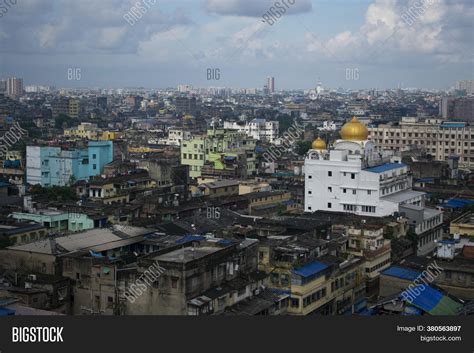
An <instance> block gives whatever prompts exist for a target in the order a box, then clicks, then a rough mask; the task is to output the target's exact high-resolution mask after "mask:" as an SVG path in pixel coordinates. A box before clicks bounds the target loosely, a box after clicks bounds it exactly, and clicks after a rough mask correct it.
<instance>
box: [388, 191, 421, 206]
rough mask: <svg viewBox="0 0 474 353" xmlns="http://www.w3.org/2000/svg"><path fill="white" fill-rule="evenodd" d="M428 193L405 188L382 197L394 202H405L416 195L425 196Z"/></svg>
mask: <svg viewBox="0 0 474 353" xmlns="http://www.w3.org/2000/svg"><path fill="white" fill-rule="evenodd" d="M425 194H426V193H424V192H421V191H414V190H403V191H400V192H396V193H394V194H391V195H388V196H385V197H382V198H381V199H382V200H385V201H390V202H394V203H403V202H406V201H408V200H411V199H414V198H415V197H419V196H423V195H425Z"/></svg>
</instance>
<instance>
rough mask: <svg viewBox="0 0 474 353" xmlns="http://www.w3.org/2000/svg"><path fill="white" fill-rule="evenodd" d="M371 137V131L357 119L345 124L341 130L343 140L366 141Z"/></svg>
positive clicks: (354, 118)
mask: <svg viewBox="0 0 474 353" xmlns="http://www.w3.org/2000/svg"><path fill="white" fill-rule="evenodd" d="M368 136H369V130H367V127H366V126H365V125H364V124H362V123H361V122H360V121H359V120H357V118H356V117H353V118H352V120H351V121H349V122H348V123H346V124H344V126H343V127H342V129H341V137H342V139H343V140H350V141H365V140H367V138H368Z"/></svg>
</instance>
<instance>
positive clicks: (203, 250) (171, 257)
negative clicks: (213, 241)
mask: <svg viewBox="0 0 474 353" xmlns="http://www.w3.org/2000/svg"><path fill="white" fill-rule="evenodd" d="M222 249H223V248H219V247H213V246H203V247H200V248H190V247H187V248H181V249H177V250H174V251H170V252H169V253H166V254H163V255H159V256H157V257H155V258H154V260H156V261H164V262H177V263H187V262H191V261H194V260H198V259H202V258H203V257H206V256H208V255H211V254H214V253H216V252H218V251H221V250H222Z"/></svg>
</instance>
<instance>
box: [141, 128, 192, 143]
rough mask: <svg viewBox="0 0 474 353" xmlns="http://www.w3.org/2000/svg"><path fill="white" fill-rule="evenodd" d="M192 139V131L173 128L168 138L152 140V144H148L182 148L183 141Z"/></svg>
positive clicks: (169, 131)
mask: <svg viewBox="0 0 474 353" xmlns="http://www.w3.org/2000/svg"><path fill="white" fill-rule="evenodd" d="M192 137H193V136H192V134H191V131H187V130H183V129H181V128H171V129H169V130H168V138H160V139H151V140H150V141H152V142H150V141H148V142H149V143H157V144H159V145H167V146H181V142H182V141H183V140H185V141H187V140H191V139H192Z"/></svg>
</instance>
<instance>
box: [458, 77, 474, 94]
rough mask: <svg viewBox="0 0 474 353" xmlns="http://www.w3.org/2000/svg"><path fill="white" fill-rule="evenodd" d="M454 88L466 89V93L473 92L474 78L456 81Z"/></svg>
mask: <svg viewBox="0 0 474 353" xmlns="http://www.w3.org/2000/svg"><path fill="white" fill-rule="evenodd" d="M456 89H457V90H460V91H466V94H474V80H464V81H457V82H456Z"/></svg>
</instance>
